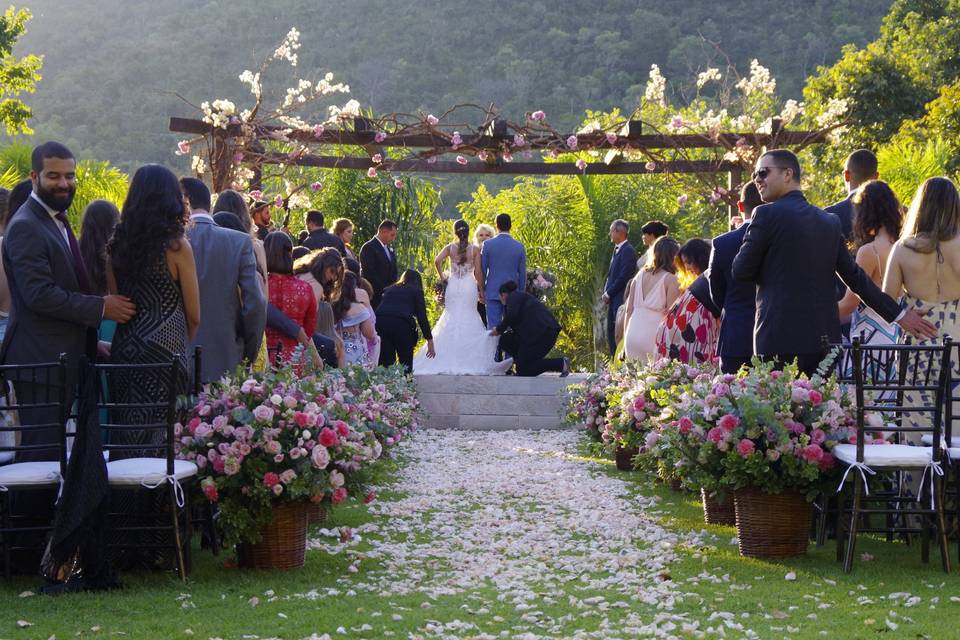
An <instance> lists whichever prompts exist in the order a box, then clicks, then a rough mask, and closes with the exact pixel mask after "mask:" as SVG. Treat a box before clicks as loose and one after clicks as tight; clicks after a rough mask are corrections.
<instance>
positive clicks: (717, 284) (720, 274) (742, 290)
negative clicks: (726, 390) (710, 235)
mask: <svg viewBox="0 0 960 640" xmlns="http://www.w3.org/2000/svg"><path fill="white" fill-rule="evenodd" d="M749 224H750V223H749V222H748V223H746V224H744V225H741V226H740V228H739V229H734V230H733V231H730V232H729V233H724V234H722V235H719V236H717V237H716V238H714V239H713V251H711V252H710V267H709V269H708V272H707V274H708V280H709V283H710V298H711V299H712V300H713V303H714V304H715V305H716V306H717V307H718V308H719V309H720V310H721V313H720V338H719V341H718V342H717V353H718V354H719V355H720V356H721V357H728V358H747V357H749V356H752V355H753V321H754V318H755V316H756V313H757V306H756V304H757V303H756V295H757V294H756V286H755V285H754V284H753V283H752V282H741V281H739V280H734V279H733V275H732V274H731V273H730V270H731V268H732V266H733V258H734V257H735V256H736V255H737V252H738V251H740V245H741V244H743V237H744V236H745V235H746V234H747V226H748V225H749Z"/></svg>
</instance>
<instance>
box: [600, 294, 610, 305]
mask: <svg viewBox="0 0 960 640" xmlns="http://www.w3.org/2000/svg"><path fill="white" fill-rule="evenodd" d="M600 299H601V300H603V304H610V296H608V295H607V292H606V291H604V292H603V295H602V296H600Z"/></svg>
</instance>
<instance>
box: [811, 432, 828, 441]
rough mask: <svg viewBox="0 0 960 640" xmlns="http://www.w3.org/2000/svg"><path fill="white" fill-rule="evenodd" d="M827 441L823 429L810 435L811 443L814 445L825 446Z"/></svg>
mask: <svg viewBox="0 0 960 640" xmlns="http://www.w3.org/2000/svg"><path fill="white" fill-rule="evenodd" d="M826 439H827V434H826V433H825V432H824V430H823V429H814V430H813V431H812V432H811V433H810V442H812V443H813V444H823V443H824V441H826Z"/></svg>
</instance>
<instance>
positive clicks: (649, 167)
mask: <svg viewBox="0 0 960 640" xmlns="http://www.w3.org/2000/svg"><path fill="white" fill-rule="evenodd" d="M643 168H644V169H646V170H647V171H656V169H657V163H656V162H654V161H653V160H647V164H645V165H643Z"/></svg>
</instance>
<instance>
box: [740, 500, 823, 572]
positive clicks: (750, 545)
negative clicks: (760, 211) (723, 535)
mask: <svg viewBox="0 0 960 640" xmlns="http://www.w3.org/2000/svg"><path fill="white" fill-rule="evenodd" d="M733 503H734V507H735V509H736V517H737V537H738V539H739V541H740V555H742V556H748V557H751V558H788V557H790V556H799V555H803V554H805V553H806V552H807V545H808V544H809V542H810V527H811V526H812V525H813V505H811V504H810V503H809V502H807V501H806V500H805V499H804V497H803V496H802V495H801V494H799V493H795V492H788V493H781V494H778V495H771V494H767V493H762V492H760V491H755V490H752V489H748V490H743V491H737V492H735V493H734V494H733Z"/></svg>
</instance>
